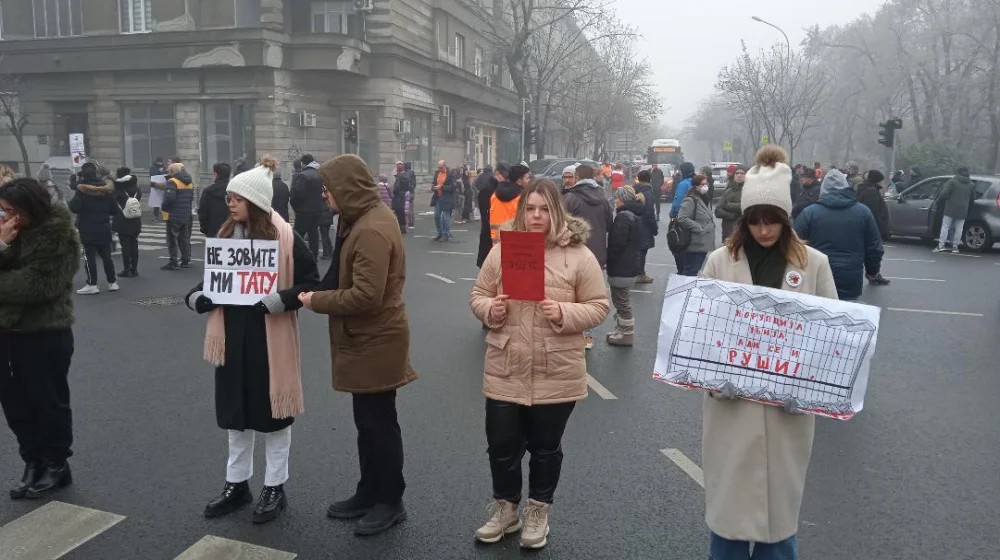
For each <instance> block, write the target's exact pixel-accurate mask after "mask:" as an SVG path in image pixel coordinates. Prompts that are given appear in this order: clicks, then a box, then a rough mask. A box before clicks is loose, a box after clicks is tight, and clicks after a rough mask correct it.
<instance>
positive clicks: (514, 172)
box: [507, 163, 531, 183]
mask: <svg viewBox="0 0 1000 560" xmlns="http://www.w3.org/2000/svg"><path fill="white" fill-rule="evenodd" d="M529 173H531V170H530V169H528V168H527V167H525V166H523V165H521V164H520V163H519V164H517V165H512V166H510V174H509V175H508V176H507V178H508V179H510V182H511V183H516V182H518V181H520V180H521V179H523V178H524V177H525V176H526V175H528V174H529Z"/></svg>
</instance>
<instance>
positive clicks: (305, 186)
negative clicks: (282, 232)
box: [289, 164, 327, 217]
mask: <svg viewBox="0 0 1000 560" xmlns="http://www.w3.org/2000/svg"><path fill="white" fill-rule="evenodd" d="M310 165H311V164H310ZM310 165H306V166H304V167H303V168H302V172H301V173H299V174H298V175H296V176H295V177H294V178H292V189H291V193H290V195H289V202H290V203H291V206H292V211H293V212H295V216H296V217H298V216H319V215H320V214H322V213H323V212H326V211H327V206H326V201H325V200H323V180H322V179H320V177H319V171H317V170H316V169H315V168H314V167H310Z"/></svg>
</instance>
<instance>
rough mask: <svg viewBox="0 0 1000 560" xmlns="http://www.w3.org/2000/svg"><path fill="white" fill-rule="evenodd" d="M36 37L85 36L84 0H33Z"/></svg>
mask: <svg viewBox="0 0 1000 560" xmlns="http://www.w3.org/2000/svg"><path fill="white" fill-rule="evenodd" d="M32 8H33V11H34V15H35V37H37V38H39V39H43V38H47V37H72V36H74V35H83V0H32Z"/></svg>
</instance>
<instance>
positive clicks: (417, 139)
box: [403, 109, 433, 175]
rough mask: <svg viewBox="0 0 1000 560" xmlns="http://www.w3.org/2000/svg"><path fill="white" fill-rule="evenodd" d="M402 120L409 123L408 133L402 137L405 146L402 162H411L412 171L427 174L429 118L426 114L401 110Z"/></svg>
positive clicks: (429, 158) (429, 151) (429, 141)
mask: <svg viewBox="0 0 1000 560" xmlns="http://www.w3.org/2000/svg"><path fill="white" fill-rule="evenodd" d="M403 119H405V120H408V121H410V133H409V134H406V135H404V138H403V142H404V143H405V144H406V150H405V154H406V157H404V158H403V159H404V161H411V162H413V171H414V172H415V173H420V174H424V175H426V174H428V173H430V172H431V169H433V167H432V166H433V163H431V116H430V115H429V114H427V113H420V112H417V111H409V110H406V109H404V110H403Z"/></svg>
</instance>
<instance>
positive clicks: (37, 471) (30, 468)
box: [10, 462, 42, 500]
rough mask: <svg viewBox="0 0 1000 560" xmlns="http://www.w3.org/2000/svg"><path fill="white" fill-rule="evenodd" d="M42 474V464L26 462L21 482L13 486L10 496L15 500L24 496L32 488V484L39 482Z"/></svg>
mask: <svg viewBox="0 0 1000 560" xmlns="http://www.w3.org/2000/svg"><path fill="white" fill-rule="evenodd" d="M40 476H42V465H41V463H37V462H30V463H25V465H24V474H23V475H21V483H20V484H18V485H17V486H15V487H14V488H11V490H10V497H11V498H13V499H15V500H20V499H22V498H24V494H25V493H26V492H27V491H28V488H31V485H32V484H34V483H36V482H38V477H40Z"/></svg>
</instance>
